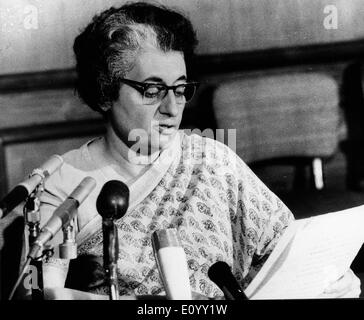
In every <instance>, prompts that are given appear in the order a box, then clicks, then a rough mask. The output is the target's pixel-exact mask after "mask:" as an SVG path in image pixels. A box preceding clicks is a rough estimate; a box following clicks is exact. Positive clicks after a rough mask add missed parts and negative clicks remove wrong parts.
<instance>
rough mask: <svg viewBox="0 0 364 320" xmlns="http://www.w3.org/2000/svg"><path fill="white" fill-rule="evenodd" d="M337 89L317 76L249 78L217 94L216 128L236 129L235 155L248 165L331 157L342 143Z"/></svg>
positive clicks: (332, 82)
mask: <svg viewBox="0 0 364 320" xmlns="http://www.w3.org/2000/svg"><path fill="white" fill-rule="evenodd" d="M338 103H339V99H338V87H337V84H336V82H335V80H334V79H333V78H331V77H330V76H328V75H325V74H319V73H287V74H277V75H261V76H259V77H256V76H254V77H252V76H251V77H249V76H247V77H245V78H238V79H234V80H231V81H228V82H225V83H222V84H221V85H220V86H218V87H217V89H216V90H215V92H214V95H213V110H214V112H215V118H216V123H217V128H223V129H236V143H237V145H236V152H237V153H238V154H239V155H240V157H241V158H242V159H243V160H244V161H246V162H248V163H252V162H255V161H260V160H265V159H274V158H281V157H328V156H330V155H332V154H333V153H334V152H335V150H336V148H337V144H338V127H339V124H340V115H339V107H338Z"/></svg>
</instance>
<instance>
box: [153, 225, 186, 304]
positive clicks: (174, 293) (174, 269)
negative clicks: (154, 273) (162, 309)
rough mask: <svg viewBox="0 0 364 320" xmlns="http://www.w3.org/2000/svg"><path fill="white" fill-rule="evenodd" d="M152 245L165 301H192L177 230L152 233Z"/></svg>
mask: <svg viewBox="0 0 364 320" xmlns="http://www.w3.org/2000/svg"><path fill="white" fill-rule="evenodd" d="M152 245H153V250H154V256H155V259H156V261H157V266H158V270H159V274H160V275H161V278H162V281H163V285H164V288H165V290H166V295H167V299H169V300H192V294H191V287H190V280H189V274H188V267H187V261H186V254H185V252H184V250H183V247H182V246H181V241H180V239H179V237H178V233H177V229H175V228H170V229H161V230H157V231H154V233H153V234H152Z"/></svg>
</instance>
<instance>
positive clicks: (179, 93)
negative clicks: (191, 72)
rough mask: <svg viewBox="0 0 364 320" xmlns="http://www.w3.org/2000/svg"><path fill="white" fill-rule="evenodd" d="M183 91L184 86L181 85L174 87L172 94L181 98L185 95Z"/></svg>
mask: <svg viewBox="0 0 364 320" xmlns="http://www.w3.org/2000/svg"><path fill="white" fill-rule="evenodd" d="M185 90H186V85H185V84H181V85H179V86H177V87H176V90H175V91H174V94H175V95H176V97H181V96H183V95H184V94H185Z"/></svg>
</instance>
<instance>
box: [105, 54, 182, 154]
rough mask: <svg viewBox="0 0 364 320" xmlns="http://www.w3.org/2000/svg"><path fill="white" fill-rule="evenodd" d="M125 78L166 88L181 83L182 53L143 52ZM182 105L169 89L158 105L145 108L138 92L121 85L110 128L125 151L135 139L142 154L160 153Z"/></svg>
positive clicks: (174, 129)
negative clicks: (123, 145)
mask: <svg viewBox="0 0 364 320" xmlns="http://www.w3.org/2000/svg"><path fill="white" fill-rule="evenodd" d="M125 78H126V79H129V80H134V81H138V82H142V83H160V84H165V85H167V86H174V85H178V84H181V83H185V82H186V81H187V77H186V65H185V60H184V57H183V53H181V52H178V51H169V52H163V51H160V50H158V49H154V48H148V49H144V50H142V51H141V53H140V54H139V56H138V57H137V59H136V61H135V64H134V67H133V69H132V70H130V71H129V72H128V73H127V74H126V76H125ZM184 106H185V104H184V103H183V104H178V103H177V102H176V99H175V95H174V92H173V90H169V91H168V94H167V95H166V97H165V98H164V99H163V100H162V101H160V102H159V103H157V104H152V105H146V104H145V101H143V95H142V94H141V93H140V92H139V91H137V90H136V89H134V88H133V87H131V86H129V85H126V84H122V85H121V88H120V93H119V99H118V101H116V102H115V103H114V105H113V106H112V110H111V121H112V124H113V129H114V131H115V133H116V135H117V136H118V137H119V139H121V140H122V141H123V142H124V143H125V144H126V145H127V146H128V147H129V148H130V147H132V146H133V145H134V144H135V143H136V140H138V141H137V144H138V146H139V147H140V152H141V153H143V154H145V153H146V152H148V153H150V152H154V151H157V150H162V149H164V148H165V147H167V146H168V144H169V143H170V142H171V141H172V139H173V138H174V136H175V135H176V133H177V130H178V128H179V125H180V123H181V118H182V113H183V109H184ZM136 136H138V138H136ZM139 138H140V140H139ZM133 149H135V146H134V148H133ZM143 150H144V151H143ZM146 150H147V151H146ZM135 151H137V150H135Z"/></svg>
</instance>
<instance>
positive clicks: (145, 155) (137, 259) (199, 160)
mask: <svg viewBox="0 0 364 320" xmlns="http://www.w3.org/2000/svg"><path fill="white" fill-rule="evenodd" d="M196 44H197V40H196V37H195V32H194V30H193V28H192V25H191V23H190V22H189V21H188V20H187V19H186V18H185V17H183V16H182V15H181V14H179V13H177V12H175V11H171V10H169V9H167V8H164V7H159V6H155V5H151V4H145V3H134V4H128V5H124V6H122V7H120V8H111V9H109V10H106V11H105V12H103V13H101V14H100V15H99V16H97V17H95V18H94V19H93V21H92V22H91V24H90V25H89V26H88V27H87V28H86V29H85V31H83V32H82V33H81V34H80V35H79V36H78V37H77V38H76V40H75V44H74V50H75V54H76V59H77V72H78V84H77V89H78V92H79V94H80V96H81V98H82V99H83V100H84V101H85V103H86V104H87V105H88V106H90V107H91V108H92V109H94V110H95V111H98V112H100V113H102V114H103V115H104V118H105V120H106V123H107V132H106V134H105V136H104V137H100V138H97V139H94V140H92V141H90V142H88V143H87V144H85V145H83V146H82V147H81V148H80V149H78V150H72V151H70V152H68V153H66V154H65V155H64V161H65V164H64V165H63V167H62V168H61V169H60V170H59V172H57V173H56V174H54V175H53V176H52V177H51V178H50V179H48V180H47V182H46V185H45V187H46V190H45V192H44V193H43V196H42V199H41V201H42V206H41V210H42V219H43V221H47V220H48V217H50V216H51V214H52V212H53V211H54V209H55V208H56V207H58V206H59V204H60V203H62V201H63V200H64V199H65V198H66V197H67V196H68V195H69V194H70V193H71V192H72V190H73V189H74V188H75V187H76V186H77V185H78V184H79V182H80V181H81V180H82V179H83V178H84V177H86V176H91V177H93V178H95V179H96V181H97V186H96V188H95V189H94V191H93V192H92V193H91V194H90V195H89V196H88V197H87V199H86V200H85V201H84V203H83V204H82V205H81V207H80V208H79V212H78V215H77V221H76V222H75V228H76V230H77V237H76V240H77V243H78V257H79V258H80V259H82V258H83V257H86V256H87V257H93V264H92V265H93V266H94V270H92V277H91V278H89V279H88V283H87V284H84V285H83V286H80V287H77V288H78V289H82V290H85V291H88V293H89V294H83V293H82V292H80V291H72V290H61V289H58V288H62V287H64V285H65V280H66V275H67V271H68V262H67V261H65V260H61V259H57V252H56V255H55V256H54V257H53V258H51V259H49V260H48V261H47V263H45V265H44V285H45V287H46V288H47V290H48V293H49V296H48V298H56V299H68V298H69V299H84V298H85V299H88V298H90V299H108V297H107V287H106V286H105V285H104V283H103V279H104V275H103V272H102V231H101V216H100V215H99V213H98V212H97V210H96V207H95V203H96V199H97V197H98V195H99V193H100V190H101V188H102V187H103V185H104V184H105V183H106V182H107V181H109V180H120V181H123V182H124V183H126V184H127V185H128V187H129V189H130V204H129V209H128V211H127V213H126V214H125V216H124V217H123V218H121V219H120V220H118V221H117V226H118V228H119V244H120V253H119V261H118V280H119V286H120V295H121V297H122V298H128V297H132V298H133V297H137V296H145V295H147V296H150V295H164V288H163V285H162V283H161V279H160V277H159V274H158V269H157V266H156V262H155V259H154V256H153V249H152V246H151V234H152V233H153V231H155V230H158V229H163V228H170V227H174V228H177V229H178V232H179V236H180V238H181V240H182V244H183V247H184V250H185V252H186V257H187V260H188V267H189V272H190V283H191V289H192V291H193V292H195V293H196V294H197V295H196V297H197V298H201V297H208V298H214V297H215V298H216V297H221V296H222V292H221V291H220V290H219V289H218V287H217V286H216V285H215V284H214V283H212V282H211V281H210V280H209V278H208V276H207V271H208V268H209V266H211V265H212V264H213V263H214V262H216V261H218V260H223V261H225V262H227V263H228V264H229V265H230V266H231V267H232V270H233V273H234V275H235V276H236V278H237V280H238V281H239V282H240V283H241V284H242V285H243V286H244V287H246V286H247V285H248V284H249V282H250V281H251V279H252V278H253V277H254V275H255V274H256V272H257V271H258V270H259V269H260V266H261V265H262V264H263V263H264V261H265V260H266V258H267V257H268V255H269V253H270V252H271V251H272V249H273V248H274V246H275V244H276V243H277V241H278V239H279V237H280V235H281V234H282V233H283V231H284V230H285V228H286V227H287V226H288V224H289V223H290V222H291V221H292V220H293V216H292V214H291V212H290V211H289V210H288V209H287V207H286V206H285V205H284V204H283V203H282V202H281V201H280V200H279V199H278V198H277V197H276V196H275V195H274V194H272V193H271V192H270V191H269V190H268V189H267V187H266V186H265V185H264V184H263V183H262V182H261V181H259V180H258V178H257V177H256V176H255V175H254V174H253V172H252V171H251V170H250V169H249V168H248V167H247V166H246V165H245V164H244V162H243V161H242V160H241V159H240V158H238V157H237V155H236V154H235V153H234V152H233V151H232V150H230V149H229V148H228V147H226V146H225V145H223V144H220V143H218V142H216V141H214V140H211V139H207V138H201V137H199V136H196V135H190V136H188V135H186V134H184V133H183V132H181V131H179V130H178V129H179V125H180V122H181V117H182V112H183V109H184V107H185V104H186V103H187V102H188V101H189V100H190V99H191V98H192V96H193V94H194V92H195V89H196V84H195V83H193V82H190V80H189V79H188V76H187V67H188V66H189V63H190V59H191V57H192V55H193V51H194V48H195V46H196ZM60 242H62V235H61V234H58V235H57V236H56V237H55V239H54V243H55V244H59V243H60ZM84 270H85V269H83V271H84ZM350 277H351V275H349V278H348V277H346V278H345V279H346V280H345V281H348V280H347V279H349V280H350V281H349V282H350V285H348V283H349V282H345V283H344V282H343V281H341V282H340V283H341V286H343V287H345V288H344V289H342V290H339V294H343V293H347V292H348V290H349V289H348V288H349V287H350V286H351V283H352V281H351V278H350ZM343 283H344V284H345V285H343ZM52 288H53V289H52ZM334 290H335V288H334ZM345 290H346V291H345Z"/></svg>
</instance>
